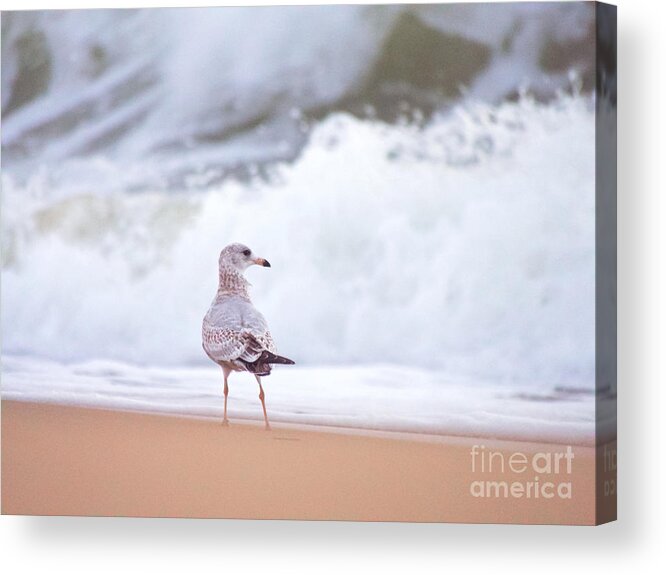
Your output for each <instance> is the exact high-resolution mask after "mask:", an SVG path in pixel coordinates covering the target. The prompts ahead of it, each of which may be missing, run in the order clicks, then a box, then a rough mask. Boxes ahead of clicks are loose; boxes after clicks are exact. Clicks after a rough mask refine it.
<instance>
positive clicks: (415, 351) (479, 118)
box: [1, 4, 595, 443]
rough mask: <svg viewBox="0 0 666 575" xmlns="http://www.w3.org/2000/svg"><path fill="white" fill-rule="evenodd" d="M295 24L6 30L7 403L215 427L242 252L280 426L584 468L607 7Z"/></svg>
mask: <svg viewBox="0 0 666 575" xmlns="http://www.w3.org/2000/svg"><path fill="white" fill-rule="evenodd" d="M294 10H296V9H285V8H280V9H275V10H271V9H262V10H256V11H247V10H240V9H239V10H236V9H230V10H218V11H213V12H210V11H202V10H192V11H178V10H175V11H174V10H163V11H158V12H146V11H122V12H114V11H96V12H94V13H91V12H88V13H85V12H67V11H65V12H59V13H44V12H35V13H22V14H19V13H12V14H9V15H7V16H6V15H3V52H2V82H3V98H5V100H3V130H2V144H3V166H2V168H3V169H2V295H1V305H2V338H3V352H2V354H3V355H2V360H3V365H2V392H3V397H5V398H14V399H26V400H35V401H54V402H60V403H68V404H77V405H92V406H102V407H114V408H123V409H140V410H148V411H150V410H153V411H160V412H169V413H183V414H197V415H211V416H216V415H219V414H220V408H221V374H220V373H219V368H217V367H216V366H214V365H213V364H212V363H211V362H210V361H209V360H208V359H207V358H206V357H205V355H204V354H203V352H202V350H201V343H200V328H201V319H202V317H203V315H204V313H205V312H206V309H207V308H208V305H209V304H210V301H211V299H212V297H213V295H214V293H215V289H216V281H217V271H216V262H217V256H218V254H219V250H220V249H221V248H222V247H223V246H224V245H226V244H227V243H230V242H232V241H242V242H244V243H246V244H248V245H250V246H251V247H252V248H253V250H254V251H255V252H256V253H258V254H259V255H261V256H262V257H265V258H267V259H268V260H270V261H271V263H272V266H273V267H272V268H271V269H270V270H267V269H258V268H257V269H251V270H249V271H248V278H249V280H250V281H251V282H252V283H253V284H254V286H253V288H252V294H253V298H254V301H255V304H256V305H257V307H258V308H259V309H261V310H262V312H263V313H264V315H266V317H267V319H268V321H269V324H270V325H271V329H272V332H273V335H274V338H275V340H276V342H277V345H278V349H279V351H280V352H281V353H283V354H284V355H287V356H289V357H291V358H293V359H294V360H295V361H296V362H297V366H296V367H294V368H289V369H288V368H283V369H277V370H276V371H275V372H274V374H273V375H271V376H270V378H268V379H267V393H268V398H269V400H268V403H269V412H270V415H271V417H272V419H273V420H275V421H290V422H299V423H317V424H325V425H338V426H350V427H359V428H372V429H384V430H400V431H413V432H427V433H446V434H454V435H465V434H472V435H473V434H477V435H484V436H492V437H507V438H508V437H522V438H527V439H543V440H554V441H572V442H573V441H575V442H580V443H589V442H590V441H592V438H593V434H594V416H595V412H594V406H595V395H594V378H595V365H594V359H595V349H594V336H595V334H594V293H595V286H594V254H595V245H594V241H595V240H594V209H595V205H594V137H595V122H594V95H593V93H591V92H589V90H587V89H586V75H587V74H589V66H590V65H591V64H590V62H588V61H586V59H585V55H586V54H587V52H586V51H585V50H584V49H583V48H582V47H581V50H580V54H581V55H582V56H579V57H577V58H576V59H575V60H574V61H573V62H568V61H566V55H567V54H569V51H567V50H566V49H565V46H566V44H567V43H572V42H578V43H579V44H580V46H584V45H585V43H586V42H587V40H588V35H589V30H588V28H587V27H586V23H587V24H589V21H590V20H589V18H590V17H591V13H590V12H589V7H587V6H585V5H582V4H581V5H579V4H570V5H554V4H546V5H541V7H537V5H534V4H517V5H515V6H511V7H508V6H503V10H501V11H500V12H497V10H498V9H497V8H495V7H490V5H486V6H484V5H468V7H462V6H458V7H455V9H454V8H452V7H446V6H443V7H412V8H399V7H398V8H390V7H380V8H370V7H349V8H345V9H341V8H335V9H333V8H327V9H311V8H306V9H301V11H300V12H294ZM296 16H298V17H296ZM489 19H492V21H493V26H492V27H489V26H487V25H486V26H483V25H481V24H483V23H484V22H485V23H486V24H487V22H488V21H489ZM110 24H113V26H111V25H110ZM222 32H224V34H223V33H222ZM417 33H418V35H419V38H421V37H423V38H425V39H426V40H427V41H426V40H424V41H425V47H424V48H423V50H424V51H423V53H419V52H418V51H417V52H416V53H412V54H411V55H412V56H413V57H415V58H417V59H418V60H419V61H421V60H422V59H423V57H424V56H423V54H426V55H427V54H434V56H433V60H432V62H429V61H426V62H425V64H424V66H425V67H426V68H427V69H428V70H429V72H428V74H426V76H425V77H424V78H425V79H424V78H422V77H418V76H415V75H414V73H413V72H412V71H411V70H412V69H413V66H409V65H406V64H405V63H402V62H401V61H400V59H399V58H396V55H395V54H396V53H404V50H405V49H406V47H407V46H411V45H412V44H413V42H410V38H412V39H413V35H414V34H417ZM259 37H260V38H263V40H262V41H261V42H255V41H253V42H250V40H248V38H255V39H256V38H259ZM266 46H271V50H266V49H264V48H265V47H266ZM438 50H439V52H437V51H438ZM26 54H27V55H28V56H26ZM451 54H453V55H454V56H455V58H453V59H452V58H451V56H450V55H451ZM351 55H353V56H354V57H351ZM447 55H448V58H449V59H448V60H447V59H446V58H445V56H447ZM462 56H469V57H468V58H463V57H462ZM28 57H30V58H32V60H30V63H31V66H27V65H26V58H28ZM426 60H427V59H426ZM457 61H463V62H465V64H464V65H461V66H462V67H461V66H458V67H456V66H455V65H454V64H455V62H457ZM440 64H441V66H440ZM40 66H41V67H40ZM437 66H440V67H441V70H439V68H437ZM438 70H439V72H438ZM434 72H437V73H434ZM440 72H441V73H440ZM44 78H46V80H44ZM40 82H41V83H40ZM461 86H462V89H461ZM526 87H528V88H530V89H529V90H526V89H525V88H526ZM236 378H237V379H238V383H237V384H236V383H234V380H235V379H236ZM231 385H232V403H231V406H230V410H231V411H230V415H231V416H232V417H238V418H259V417H260V415H261V411H260V409H259V407H258V402H257V400H256V390H255V389H254V387H255V384H254V382H253V381H252V379H251V378H249V379H248V377H245V376H241V375H237V376H234V377H233V378H232V383H231Z"/></svg>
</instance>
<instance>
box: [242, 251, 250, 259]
mask: <svg viewBox="0 0 666 575" xmlns="http://www.w3.org/2000/svg"><path fill="white" fill-rule="evenodd" d="M251 253H252V252H251V251H250V250H243V255H244V256H245V257H246V258H249V257H250V254H251Z"/></svg>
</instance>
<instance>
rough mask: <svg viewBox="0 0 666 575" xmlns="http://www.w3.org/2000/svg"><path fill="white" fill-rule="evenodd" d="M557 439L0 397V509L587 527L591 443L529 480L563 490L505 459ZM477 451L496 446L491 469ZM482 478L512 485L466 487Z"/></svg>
mask: <svg viewBox="0 0 666 575" xmlns="http://www.w3.org/2000/svg"><path fill="white" fill-rule="evenodd" d="M475 444H476V445H477V448H476V451H477V456H476V468H475V471H474V472H473V471H472V464H471V461H472V456H471V451H472V447H473V446H474V445H475ZM482 445H483V448H481V447H480V446H482ZM565 449H566V446H562V445H554V444H553V445H545V444H535V443H523V442H507V441H496V440H489V439H477V440H475V439H467V438H465V439H462V438H454V437H451V438H442V437H430V436H419V435H404V434H389V433H373V432H368V433H363V432H350V431H337V430H330V429H319V428H309V427H305V426H301V427H296V426H279V425H277V424H276V425H275V426H274V429H273V431H271V432H266V431H264V430H263V428H262V427H261V426H260V425H254V424H252V423H247V422H234V421H233V420H232V425H231V426H230V427H226V428H225V427H222V426H221V425H220V422H219V421H216V420H212V419H204V418H200V419H198V418H185V417H172V416H162V415H153V414H143V413H133V412H120V411H105V410H100V409H88V408H78V407H65V406H58V405H51V404H36V403H23V402H16V401H2V513H3V514H25V515H105V516H140V517H208V518H210V517H228V518H264V519H337V520H358V521H446V522H467V523H498V522H502V523H548V524H550V523H562V524H594V523H595V489H594V457H595V453H594V449H593V448H591V447H578V446H574V447H573V453H574V456H575V458H574V459H573V464H572V467H571V473H570V474H567V473H566V471H563V470H562V469H561V470H560V474H549V473H544V474H543V475H541V476H540V477H539V483H538V486H540V487H539V489H541V487H543V484H544V483H545V482H549V481H552V482H553V484H554V486H555V489H556V488H557V486H558V485H560V483H562V482H568V483H570V485H571V490H572V491H571V498H570V499H568V498H566V499H561V498H559V496H555V497H553V498H550V499H549V498H547V497H543V496H540V497H533V496H532V497H528V496H527V492H528V491H527V490H529V489H535V488H534V485H533V486H532V488H530V487H529V486H526V484H527V483H530V482H531V483H534V479H535V478H534V477H533V475H534V474H533V473H531V470H528V471H526V472H522V473H516V472H514V471H512V470H511V469H510V467H511V466H510V465H509V459H510V457H511V455H512V454H514V453H516V452H518V453H521V454H523V455H524V456H525V458H526V459H528V460H529V459H531V457H532V456H533V455H534V454H536V453H552V454H555V453H563V452H564V451H565ZM481 451H484V453H485V454H486V455H488V454H489V453H490V451H492V452H494V453H496V455H495V456H494V460H493V464H494V466H495V467H494V470H493V473H484V472H482V471H481V458H480V455H479V453H480V452H481ZM502 461H503V462H504V472H503V473H502V472H501V465H500V464H501V463H502ZM552 461H555V457H553V459H552ZM484 463H486V464H487V463H488V462H487V461H484ZM565 463H566V459H565V457H564V456H562V457H561V458H560V464H561V465H562V466H563V465H564V464H565ZM521 466H522V458H521V457H520V456H517V457H514V460H513V468H514V470H520V469H521ZM487 480H492V481H506V482H507V485H508V486H509V488H510V486H511V484H512V482H514V481H515V482H518V483H520V484H521V485H522V489H523V493H522V495H520V493H521V487H518V488H515V489H514V495H520V496H519V497H515V496H509V497H505V496H504V495H503V492H502V486H499V487H498V486H497V485H490V486H489V487H488V492H487V493H489V494H491V495H493V496H490V497H473V496H472V495H471V492H470V489H471V485H472V483H473V482H475V481H483V482H484V483H483V485H481V484H478V483H477V484H475V485H474V489H476V490H477V494H478V492H479V489H485V488H486V485H485V481H487ZM550 492H552V490H550V489H548V490H546V491H545V492H542V493H546V495H547V494H548V493H550ZM498 493H499V496H497V494H498ZM532 493H534V492H532Z"/></svg>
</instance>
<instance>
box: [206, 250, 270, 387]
mask: <svg viewBox="0 0 666 575" xmlns="http://www.w3.org/2000/svg"><path fill="white" fill-rule="evenodd" d="M244 250H247V251H249V249H248V248H246V247H245V246H243V245H241V244H231V246H227V247H226V248H225V249H224V250H222V253H221V254H220V262H219V284H218V290H217V294H216V295H215V299H214V300H213V303H212V304H211V306H210V309H209V310H208V313H207V314H206V316H205V317H204V320H203V328H202V342H203V348H204V350H205V352H206V354H207V355H208V357H210V358H211V359H212V360H213V361H214V362H216V363H218V364H219V365H221V366H222V367H227V368H229V369H230V370H232V371H252V370H251V369H248V364H252V363H253V362H256V361H257V360H259V359H260V358H261V357H262V354H263V353H264V352H269V353H270V354H276V353H277V350H276V348H275V343H274V342H273V338H272V336H271V333H270V331H269V329H268V323H267V322H266V318H264V316H263V315H262V314H261V312H259V310H257V309H256V308H255V307H254V305H253V304H252V301H251V300H250V295H249V292H248V288H249V286H250V283H249V282H248V281H247V280H246V279H245V277H244V276H243V273H242V268H243V262H242V257H241V256H242V252H243V251H244ZM239 253H240V254H241V256H238V254H239ZM235 258H236V259H239V258H240V259H241V261H240V263H239V262H238V261H235ZM261 261H264V262H265V260H261ZM276 363H282V362H276ZM262 367H263V369H262V370H261V375H267V374H268V373H270V363H269V362H266V363H265V364H262ZM253 373H254V371H253Z"/></svg>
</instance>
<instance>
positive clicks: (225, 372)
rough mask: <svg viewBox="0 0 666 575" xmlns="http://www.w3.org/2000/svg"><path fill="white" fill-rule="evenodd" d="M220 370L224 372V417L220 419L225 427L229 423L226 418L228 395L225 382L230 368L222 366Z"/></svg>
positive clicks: (227, 387)
mask: <svg viewBox="0 0 666 575" xmlns="http://www.w3.org/2000/svg"><path fill="white" fill-rule="evenodd" d="M222 372H223V373H224V418H223V419H222V425H224V426H225V427H226V426H227V425H229V420H228V419H227V397H228V396H229V384H228V383H227V379H228V378H229V374H230V373H231V370H230V369H229V368H227V367H223V368H222Z"/></svg>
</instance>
